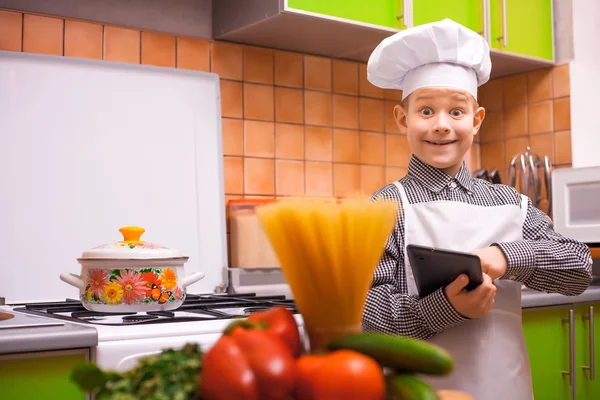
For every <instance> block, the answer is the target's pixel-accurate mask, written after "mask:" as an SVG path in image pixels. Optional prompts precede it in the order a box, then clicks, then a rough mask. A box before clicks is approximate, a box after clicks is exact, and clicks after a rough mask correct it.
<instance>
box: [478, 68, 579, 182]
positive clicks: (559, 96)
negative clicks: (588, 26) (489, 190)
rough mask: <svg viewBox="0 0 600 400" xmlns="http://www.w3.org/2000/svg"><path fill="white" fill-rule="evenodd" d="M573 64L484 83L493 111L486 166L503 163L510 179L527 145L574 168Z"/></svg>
mask: <svg viewBox="0 0 600 400" xmlns="http://www.w3.org/2000/svg"><path fill="white" fill-rule="evenodd" d="M569 93H570V90H569V65H568V64H563V65H558V66H556V67H553V68H546V69H541V70H538V71H534V72H530V73H526V74H519V75H512V76H508V77H505V78H501V79H496V80H493V81H490V82H488V83H487V84H485V85H483V86H482V87H481V91H480V103H481V105H482V106H484V107H485V108H486V110H487V116H486V120H485V122H484V124H483V126H482V131H481V135H480V136H481V137H480V144H481V165H482V166H483V167H486V168H487V169H488V170H490V169H492V168H497V169H498V170H499V171H500V173H501V177H502V180H503V183H504V182H507V179H508V168H509V165H510V161H511V159H512V157H513V156H514V155H515V154H516V153H519V152H522V151H525V149H526V147H527V146H530V147H531V150H532V151H533V152H535V153H537V154H538V155H540V156H542V157H543V156H544V155H548V156H549V158H550V161H551V162H552V163H553V164H554V166H555V167H557V168H566V167H571V132H570V129H571V114H570V110H571V109H570V103H569V101H570V99H569Z"/></svg>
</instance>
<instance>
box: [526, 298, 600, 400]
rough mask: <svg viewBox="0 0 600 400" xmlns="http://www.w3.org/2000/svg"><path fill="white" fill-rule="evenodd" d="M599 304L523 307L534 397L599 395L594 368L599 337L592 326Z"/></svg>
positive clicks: (556, 399) (581, 399) (567, 399)
mask: <svg viewBox="0 0 600 400" xmlns="http://www.w3.org/2000/svg"><path fill="white" fill-rule="evenodd" d="M598 306H600V303H597V304H577V305H572V304H569V305H565V306H557V307H544V308H534V309H525V310H523V329H524V331H525V340H526V342H527V349H528V351H529V361H530V365H531V375H532V380H533V391H534V396H535V398H536V399H553V400H572V399H578V400H592V399H600V381H599V379H598V377H597V374H596V371H595V369H596V368H595V367H596V365H595V343H597V342H598V340H600V334H599V333H598V330H597V329H595V327H596V326H598V323H599V322H600V317H599V316H598V310H597V309H598ZM590 315H591V320H592V321H593V322H592V323H591V324H590ZM592 372H593V373H592Z"/></svg>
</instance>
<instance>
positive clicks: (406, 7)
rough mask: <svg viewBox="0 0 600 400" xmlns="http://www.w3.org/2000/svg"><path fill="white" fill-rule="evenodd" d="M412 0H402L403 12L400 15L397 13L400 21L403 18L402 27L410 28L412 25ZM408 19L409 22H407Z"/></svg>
mask: <svg viewBox="0 0 600 400" xmlns="http://www.w3.org/2000/svg"><path fill="white" fill-rule="evenodd" d="M411 2H412V0H403V1H402V14H400V15H396V20H398V21H400V20H402V21H403V23H402V25H400V28H401V29H408V28H410V27H411V26H412V24H411V21H410V15H411V14H410V12H411V10H410V6H411V5H412V4H411ZM407 21H408V22H407Z"/></svg>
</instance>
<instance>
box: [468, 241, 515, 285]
mask: <svg viewBox="0 0 600 400" xmlns="http://www.w3.org/2000/svg"><path fill="white" fill-rule="evenodd" d="M471 253H472V254H475V255H476V256H478V257H479V258H480V259H481V270H482V271H483V272H484V273H486V274H488V275H489V276H490V278H492V280H495V279H497V278H500V277H501V276H503V275H504V274H505V273H506V267H507V266H508V261H507V260H506V257H505V256H504V253H503V252H502V250H500V247H498V246H492V247H485V248H483V249H477V250H473V251H471Z"/></svg>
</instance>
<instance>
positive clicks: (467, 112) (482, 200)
mask: <svg viewBox="0 0 600 400" xmlns="http://www.w3.org/2000/svg"><path fill="white" fill-rule="evenodd" d="M490 71H491V61H490V55H489V47H488V44H487V42H486V41H485V40H484V39H483V38H482V37H481V36H479V35H478V34H476V33H475V32H472V31H471V30H469V29H467V28H465V27H463V26H461V25H459V24H457V23H455V22H453V21H451V20H448V19H446V20H443V21H440V22H436V23H431V24H426V25H421V26H418V27H415V28H411V29H408V30H405V31H403V32H399V33H397V34H395V35H394V36H391V37H389V38H387V39H385V40H383V41H382V42H381V44H380V45H379V46H378V47H377V48H376V49H375V50H374V51H373V53H372V55H371V57H370V59H369V62H368V66H367V72H368V79H369V81H370V82H371V83H373V84H374V85H375V86H378V87H381V88H392V89H400V90H403V93H402V96H403V98H402V103H401V105H397V106H396V107H395V108H394V117H395V119H396V122H397V124H398V126H400V127H403V128H405V129H406V132H407V133H406V134H407V141H408V145H409V147H410V149H411V151H412V154H413V155H412V158H411V160H410V163H409V166H408V174H407V175H406V176H405V177H403V178H402V179H400V180H399V181H397V182H394V183H393V184H389V185H387V186H385V187H383V188H382V189H380V190H379V191H378V192H376V193H375V194H374V195H373V199H375V200H377V199H393V200H395V201H398V202H399V203H400V207H401V208H400V212H399V220H398V223H397V225H396V227H395V229H394V231H393V233H392V234H391V235H390V238H389V240H388V242H387V244H386V248H385V251H384V254H383V256H382V258H381V260H380V262H379V265H378V267H377V269H376V271H375V274H374V279H373V282H372V287H371V289H370V291H369V295H368V298H367V302H366V304H365V309H364V315H363V327H364V329H365V330H370V331H381V332H388V333H393V334H400V335H404V336H411V337H416V338H420V339H426V340H428V341H430V342H432V343H435V344H437V345H439V346H441V347H443V348H444V349H446V350H447V351H449V352H450V353H451V354H452V356H453V358H454V360H455V368H454V371H453V372H452V373H451V374H450V375H449V376H447V377H436V378H433V377H423V379H425V380H426V381H428V382H429V383H430V384H432V385H433V386H434V387H436V388H438V389H456V390H463V391H465V392H468V393H469V394H471V395H472V396H474V398H475V399H477V400H530V399H532V388H531V377H530V368H529V359H528V355H527V348H526V344H525V340H524V335H523V329H522V325H521V284H525V285H527V286H528V287H530V288H532V289H535V290H540V291H545V292H555V293H561V294H564V295H578V294H580V293H582V292H583V291H584V290H585V289H586V288H587V287H588V285H589V284H590V283H591V255H590V251H589V249H588V248H587V246H585V245H584V244H582V243H579V242H576V241H574V240H571V239H569V238H565V237H563V236H561V235H559V234H557V233H556V232H554V230H553V225H552V222H551V220H550V219H549V218H548V216H547V215H545V214H544V213H543V212H541V211H540V210H539V209H537V208H535V207H533V206H532V204H531V201H530V200H529V198H527V197H526V196H522V195H520V194H519V193H518V192H517V191H516V190H515V189H514V188H512V187H510V186H506V185H493V184H490V183H488V182H486V181H483V180H478V179H473V178H471V176H470V174H469V171H468V169H467V167H466V164H465V162H464V161H463V158H464V155H465V153H466V152H467V151H468V150H469V148H470V147H471V144H472V142H473V136H474V135H476V134H477V132H478V131H479V128H480V127H481V123H482V122H483V119H484V117H485V110H484V109H483V108H482V107H479V106H478V104H477V87H478V86H480V85H482V84H484V83H485V82H487V80H488V79H489V75H490ZM408 244H418V245H424V246H430V247H437V248H443V249H451V250H456V251H466V252H472V253H474V254H477V255H478V256H479V257H480V259H481V265H482V270H483V273H484V283H483V284H482V285H480V286H479V287H478V288H477V289H475V290H473V291H471V292H467V291H465V290H463V288H464V287H465V286H466V285H467V283H468V278H466V277H465V276H461V277H458V278H457V279H456V280H455V281H454V282H452V283H451V284H450V285H448V286H447V287H445V288H442V289H439V290H438V291H437V292H434V293H433V294H431V295H429V296H427V297H424V298H419V296H418V294H417V291H416V288H415V283H414V279H413V276H412V271H411V267H410V265H409V263H408V258H407V257H406V252H405V248H406V245H408ZM440 268H443V266H440Z"/></svg>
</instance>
